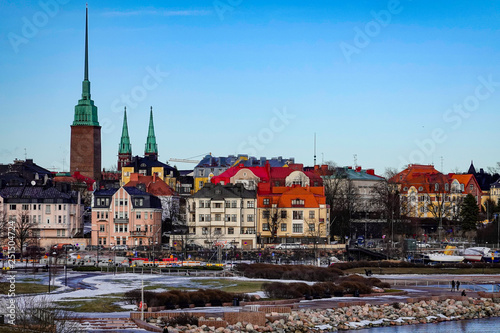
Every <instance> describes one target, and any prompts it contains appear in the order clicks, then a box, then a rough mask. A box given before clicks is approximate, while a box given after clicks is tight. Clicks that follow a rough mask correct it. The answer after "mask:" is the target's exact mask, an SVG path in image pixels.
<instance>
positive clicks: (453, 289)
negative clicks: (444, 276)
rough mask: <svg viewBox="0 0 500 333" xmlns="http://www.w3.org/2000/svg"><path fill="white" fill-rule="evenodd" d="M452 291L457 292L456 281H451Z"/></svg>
mask: <svg viewBox="0 0 500 333" xmlns="http://www.w3.org/2000/svg"><path fill="white" fill-rule="evenodd" d="M451 291H455V280H451Z"/></svg>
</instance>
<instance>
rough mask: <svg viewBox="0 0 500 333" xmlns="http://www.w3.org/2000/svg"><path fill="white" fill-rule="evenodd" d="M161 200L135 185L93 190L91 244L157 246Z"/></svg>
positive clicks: (159, 238)
mask: <svg viewBox="0 0 500 333" xmlns="http://www.w3.org/2000/svg"><path fill="white" fill-rule="evenodd" d="M161 215H162V208H161V202H160V199H158V198H157V197H156V196H154V195H152V194H149V193H147V192H144V191H141V190H139V189H137V188H135V187H129V186H124V187H120V188H119V189H116V188H114V189H108V190H100V191H96V192H94V196H93V199H92V242H91V243H92V245H102V246H104V247H110V246H113V245H127V246H129V247H133V246H137V245H156V244H160V240H161Z"/></svg>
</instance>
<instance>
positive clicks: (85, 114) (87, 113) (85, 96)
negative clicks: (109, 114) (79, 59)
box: [73, 7, 99, 126]
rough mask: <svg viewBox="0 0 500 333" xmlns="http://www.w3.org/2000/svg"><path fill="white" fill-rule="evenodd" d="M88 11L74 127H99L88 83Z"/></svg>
mask: <svg viewBox="0 0 500 333" xmlns="http://www.w3.org/2000/svg"><path fill="white" fill-rule="evenodd" d="M88 34H89V9H88V7H87V8H86V9H85V68H84V74H83V82H82V99H80V100H79V101H78V105H76V106H75V120H74V121H73V126H75V125H85V126H99V120H98V119H97V107H96V106H95V105H94V101H93V100H91V99H90V81H89V39H88Z"/></svg>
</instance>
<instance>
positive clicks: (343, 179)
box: [323, 163, 360, 239]
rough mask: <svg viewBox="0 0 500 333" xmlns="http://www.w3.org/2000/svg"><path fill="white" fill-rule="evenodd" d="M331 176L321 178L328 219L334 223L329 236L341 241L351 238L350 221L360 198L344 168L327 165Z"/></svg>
mask: <svg viewBox="0 0 500 333" xmlns="http://www.w3.org/2000/svg"><path fill="white" fill-rule="evenodd" d="M329 166H330V171H331V173H332V174H331V175H328V176H323V187H324V190H325V199H326V204H327V205H329V206H330V219H331V220H332V221H334V223H332V224H331V227H330V234H331V235H336V236H338V237H340V238H341V239H344V238H345V237H346V236H349V237H350V236H351V219H352V217H353V215H354V212H355V211H357V210H358V208H359V205H360V200H359V198H360V196H359V193H358V189H357V188H356V186H355V185H354V182H353V181H352V180H351V179H349V177H348V175H347V172H346V171H345V169H344V168H337V167H335V166H334V164H333V163H331V164H329Z"/></svg>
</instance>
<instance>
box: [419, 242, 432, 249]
mask: <svg viewBox="0 0 500 333" xmlns="http://www.w3.org/2000/svg"><path fill="white" fill-rule="evenodd" d="M417 247H424V248H425V247H431V244H429V243H422V242H417Z"/></svg>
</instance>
